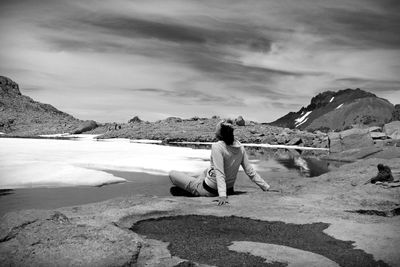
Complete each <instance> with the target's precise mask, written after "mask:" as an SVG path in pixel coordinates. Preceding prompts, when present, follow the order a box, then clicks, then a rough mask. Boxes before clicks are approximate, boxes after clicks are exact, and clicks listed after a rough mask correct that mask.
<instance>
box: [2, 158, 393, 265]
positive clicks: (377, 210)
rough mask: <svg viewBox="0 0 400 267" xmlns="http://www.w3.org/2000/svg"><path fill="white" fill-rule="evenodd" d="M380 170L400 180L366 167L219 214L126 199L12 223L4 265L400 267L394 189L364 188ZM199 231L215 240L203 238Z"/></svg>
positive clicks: (289, 185) (198, 206)
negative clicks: (206, 231)
mask: <svg viewBox="0 0 400 267" xmlns="http://www.w3.org/2000/svg"><path fill="white" fill-rule="evenodd" d="M382 162H383V163H385V164H387V165H389V166H390V167H391V168H392V170H393V171H394V172H396V171H397V172H398V171H400V161H399V160H398V158H396V159H386V160H384V159H376V158H371V159H364V160H362V161H357V162H355V163H351V164H347V165H343V166H342V167H341V168H339V169H338V170H336V171H334V172H331V173H327V174H324V175H322V176H320V177H315V178H302V179H300V178H299V177H298V176H293V177H292V178H286V179H274V180H269V183H270V184H271V186H272V188H273V189H278V190H280V192H262V191H259V190H257V189H256V188H255V187H241V188H236V190H239V191H242V192H245V193H243V194H239V195H234V196H230V197H229V204H228V205H226V206H222V207H219V206H217V205H216V203H215V202H213V200H214V199H213V198H187V197H172V196H171V197H164V198H161V197H153V196H132V197H126V198H117V199H112V200H109V201H105V202H101V203H94V204H89V205H83V206H76V207H66V208H61V209H58V210H52V211H46V210H27V211H21V212H12V213H8V214H6V215H5V216H4V217H3V218H1V223H0V261H1V262H2V263H3V264H4V265H23V266H25V265H27V266H37V265H41V266H50V265H52V266H54V265H58V266H64V265H74V266H94V265H96V266H110V265H112V266H210V265H217V266H229V265H230V264H229V259H230V258H231V257H235V259H241V260H242V262H237V264H238V265H242V264H244V265H246V264H247V265H252V266H260V265H265V266H286V264H289V266H296V265H295V264H300V265H301V264H303V265H302V266H338V265H340V266H400V255H399V254H398V248H399V247H400V236H399V234H398V229H399V227H400V216H396V215H398V214H399V208H400V187H387V186H386V187H385V186H382V185H372V184H367V185H364V182H365V181H366V180H368V179H369V178H371V176H373V175H376V172H377V169H376V166H377V164H379V163H382ZM356 211H358V212H356ZM361 213H364V214H361ZM187 215H191V216H187ZM192 215H198V216H197V217H196V216H195V217H193V216H192ZM379 215H384V216H379ZM176 216H180V217H176ZM225 216H228V217H225ZM229 216H236V217H229ZM223 217H225V218H223ZM238 217H239V218H238ZM156 218H159V219H157V220H150V221H149V219H156ZM243 218H244V219H243ZM138 222H139V223H138ZM205 229H210V231H211V233H213V234H211V235H210V236H207V238H206V237H204V238H201V237H199V236H198V235H197V233H199V232H202V233H203V232H204V230H205ZM132 230H133V231H132ZM134 231H136V232H134ZM266 233H268V234H266ZM183 237H184V238H183ZM189 248H190V249H189ZM227 253H228V254H227ZM227 255H228V257H227ZM224 257H225V258H224ZM236 257H238V258H236ZM230 266H231V265H230Z"/></svg>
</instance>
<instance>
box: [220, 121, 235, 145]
mask: <svg viewBox="0 0 400 267" xmlns="http://www.w3.org/2000/svg"><path fill="white" fill-rule="evenodd" d="M233 130H234V129H233V126H232V124H230V123H226V122H224V121H222V122H220V123H218V124H217V129H216V132H215V136H216V137H217V138H218V140H222V141H224V142H225V144H227V145H228V146H230V145H232V144H233V142H234V141H235V136H234V134H233Z"/></svg>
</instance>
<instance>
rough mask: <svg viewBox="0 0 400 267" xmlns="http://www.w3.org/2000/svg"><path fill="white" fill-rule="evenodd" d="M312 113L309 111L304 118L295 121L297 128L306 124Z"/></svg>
mask: <svg viewBox="0 0 400 267" xmlns="http://www.w3.org/2000/svg"><path fill="white" fill-rule="evenodd" d="M311 112H312V111H307V113H306V114H304V115H303V116H301V117H300V118H297V119H295V124H296V127H298V126H299V125H301V124H303V123H304V122H306V121H305V120H306V118H307V117H308V115H310V114H311ZM307 119H308V118H307Z"/></svg>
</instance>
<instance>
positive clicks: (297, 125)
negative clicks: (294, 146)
mask: <svg viewBox="0 0 400 267" xmlns="http://www.w3.org/2000/svg"><path fill="white" fill-rule="evenodd" d="M306 121H308V118H307V119H305V120H304V121H302V122H301V123H299V124H297V125H296V127H299V126H300V125H302V124H303V123H305V122H306Z"/></svg>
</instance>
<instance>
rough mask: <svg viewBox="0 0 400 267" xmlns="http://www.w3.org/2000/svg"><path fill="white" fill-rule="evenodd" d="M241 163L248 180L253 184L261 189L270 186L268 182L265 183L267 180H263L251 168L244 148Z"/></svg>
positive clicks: (266, 188) (264, 189)
mask: <svg viewBox="0 0 400 267" xmlns="http://www.w3.org/2000/svg"><path fill="white" fill-rule="evenodd" d="M243 150H244V148H243ZM241 165H242V167H243V170H244V172H245V173H246V174H247V176H248V177H249V178H250V180H251V181H252V182H254V183H255V184H257V185H258V186H259V187H260V188H261V189H262V190H263V191H267V190H268V189H269V188H270V186H269V184H267V182H265V181H264V179H262V178H261V177H260V175H258V173H257V172H256V171H255V170H254V169H253V166H251V164H250V162H249V159H248V157H247V153H246V150H244V155H243V159H242V164H241Z"/></svg>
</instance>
